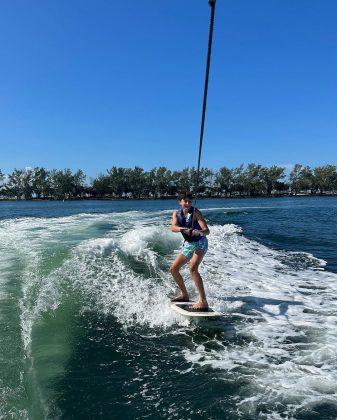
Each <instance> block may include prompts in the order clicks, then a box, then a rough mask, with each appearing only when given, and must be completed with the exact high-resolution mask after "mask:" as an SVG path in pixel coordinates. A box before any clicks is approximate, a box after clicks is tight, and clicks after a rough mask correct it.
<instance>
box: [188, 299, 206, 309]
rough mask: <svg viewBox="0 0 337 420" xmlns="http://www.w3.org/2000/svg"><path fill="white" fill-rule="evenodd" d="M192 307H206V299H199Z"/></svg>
mask: <svg viewBox="0 0 337 420" xmlns="http://www.w3.org/2000/svg"><path fill="white" fill-rule="evenodd" d="M192 308H193V309H208V303H207V300H199V301H198V302H196V303H195V304H194V305H192Z"/></svg>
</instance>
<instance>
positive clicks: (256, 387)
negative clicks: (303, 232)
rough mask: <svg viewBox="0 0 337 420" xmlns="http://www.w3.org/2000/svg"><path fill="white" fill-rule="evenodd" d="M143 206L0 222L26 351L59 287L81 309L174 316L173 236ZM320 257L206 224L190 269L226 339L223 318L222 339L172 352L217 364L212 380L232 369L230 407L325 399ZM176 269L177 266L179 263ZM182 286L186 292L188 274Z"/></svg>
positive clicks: (333, 369)
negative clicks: (17, 261)
mask: <svg viewBox="0 0 337 420" xmlns="http://www.w3.org/2000/svg"><path fill="white" fill-rule="evenodd" d="M153 217H154V215H153V214H152V219H151V218H149V215H148V214H145V215H144V214H142V213H140V212H134V213H133V214H132V217H130V214H129V213H128V214H113V215H78V216H72V217H68V218H61V219H27V220H26V219H20V220H19V221H8V222H6V226H5V227H6V235H5V236H4V238H3V242H2V246H3V247H4V248H6V249H11V250H12V251H13V250H14V251H15V252H17V253H18V254H20V255H21V257H22V260H23V261H25V267H26V268H25V270H24V272H23V275H22V299H21V302H20V305H21V309H22V316H21V327H22V338H23V342H24V346H25V349H26V352H27V355H30V346H31V340H32V329H33V327H34V325H35V323H36V321H37V320H38V319H39V317H40V316H41V315H42V314H43V313H44V312H46V311H49V310H56V309H57V307H58V306H59V305H60V303H61V302H62V299H63V293H64V290H65V289H67V288H69V287H71V288H72V289H73V290H74V291H76V292H78V293H80V294H82V295H83V297H84V300H83V302H84V303H83V310H85V309H86V308H89V309H90V310H93V309H94V310H99V311H102V312H103V313H106V314H111V315H113V316H115V317H116V319H117V320H118V322H120V324H121V325H123V326H126V327H127V326H130V325H142V326H147V327H150V328H153V327H161V328H167V327H172V326H174V325H175V324H176V323H177V322H178V323H179V324H180V325H182V324H186V321H184V320H182V318H179V316H176V315H175V314H173V313H172V311H171V310H170V305H169V299H168V297H167V296H168V295H169V294H172V291H173V289H174V287H173V282H172V279H171V277H170V275H169V274H168V266H169V262H170V260H171V258H173V255H174V251H175V250H177V249H178V248H179V246H180V237H179V235H175V234H172V233H171V232H170V231H169V228H168V226H167V225H166V224H164V223H163V221H162V219H160V216H156V217H155V220H156V223H155V225H153V224H151V223H150V222H151V220H153ZM112 218H113V220H114V221H115V222H118V223H119V224H120V227H119V228H118V229H116V230H112V231H111V232H110V233H109V234H108V237H106V236H105V237H103V238H97V233H96V239H92V237H95V233H94V234H93V233H92V232H91V230H90V229H91V227H92V226H94V225H95V224H96V223H101V222H106V221H110V219H112ZM62 243H64V249H65V251H67V252H68V256H67V258H66V259H64V260H63V261H62V262H61V264H60V266H59V267H57V268H54V269H53V270H51V271H49V272H45V271H43V270H42V269H40V267H41V266H42V265H43V264H42V260H43V259H45V256H44V252H45V249H46V248H48V247H50V248H51V249H53V244H54V245H57V246H58V247H59V246H60V244H62ZM299 260H300V264H299ZM294 262H296V264H293V263H294ZM323 265H324V262H322V261H320V260H317V259H315V258H313V257H312V256H311V255H309V254H305V253H296V254H294V253H287V252H281V251H274V250H271V249H269V248H267V247H265V246H263V245H261V244H259V243H257V242H255V241H252V240H249V239H247V238H246V237H245V236H244V235H243V234H242V232H241V229H240V228H239V227H238V226H235V225H225V226H211V235H210V236H209V252H208V253H207V255H206V257H205V259H204V261H203V263H202V265H201V266H200V272H201V274H202V276H203V278H204V283H205V288H206V292H207V295H208V300H209V303H210V305H211V306H212V307H213V308H214V309H216V310H219V311H222V312H224V313H225V314H226V318H225V322H224V324H225V325H226V323H227V324H228V325H231V326H232V330H234V336H235V337H236V339H233V333H232V335H231V336H230V337H227V336H226V334H227V330H226V329H225V330H224V333H223V339H221V338H214V339H213V341H214V342H215V343H216V344H217V349H216V350H215V349H214V348H213V347H212V348H208V344H209V343H208V342H207V341H205V343H203V344H199V345H198V346H195V347H194V348H193V346H192V348H191V349H186V350H184V356H185V357H186V359H187V360H188V361H190V362H191V364H192V365H193V366H194V368H198V366H205V365H206V366H208V368H209V369H215V370H217V371H220V372H223V379H224V381H229V382H230V381H239V380H240V379H242V381H243V383H245V385H244V386H242V389H241V392H240V395H237V399H236V404H237V407H238V414H239V413H243V415H245V414H248V415H252V416H255V415H257V414H258V413H259V408H260V407H261V406H263V405H265V404H266V405H268V406H269V407H272V406H273V405H274V406H276V405H277V404H283V405H284V407H285V408H284V409H283V414H285V415H287V416H290V417H291V416H294V415H296V413H297V412H298V411H299V410H305V409H309V408H310V407H312V406H313V405H315V404H317V403H323V402H324V401H326V402H329V403H332V404H337V397H336V391H335V385H334V384H335V383H336V381H337V362H336V360H337V351H336V348H337V339H336V321H337V317H336V314H337V303H336V300H335V291H336V286H335V285H336V280H337V276H336V275H335V274H333V273H329V272H326V271H324V270H322V268H323ZM294 267H296V268H294ZM182 273H183V275H184V277H186V278H188V277H189V276H188V269H187V268H185V269H184V270H183V271H182ZM187 287H188V289H189V291H190V292H191V294H192V295H193V290H194V287H193V284H192V282H191V280H190V279H188V280H187ZM269 416H270V417H269V418H272V416H274V418H276V417H277V413H276V412H272V411H271V412H270V413H269Z"/></svg>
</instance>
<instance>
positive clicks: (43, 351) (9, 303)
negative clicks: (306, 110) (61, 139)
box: [0, 197, 337, 420]
mask: <svg viewBox="0 0 337 420" xmlns="http://www.w3.org/2000/svg"><path fill="white" fill-rule="evenodd" d="M176 206H177V203H176V202H175V201H171V200H164V201H161V200H152V201H102V202H98V201H88V202H65V203H62V202H31V203H27V202H0V372H1V375H0V418H1V419H2V418H3V419H11V418H12V419H34V420H35V419H96V418H102V419H103V418H104V419H119V418H130V419H137V418H149V419H158V418H163V419H206V418H207V419H223V418H226V419H256V418H261V419H281V418H289V419H292V418H294V419H317V418H320V419H321V418H323V419H335V418H337V395H336V392H337V391H336V383H337V350H336V349H337V339H336V332H337V324H336V321H337V301H336V284H337V283H336V280H337V274H336V273H337V255H336V249H337V239H336V238H337V235H336V233H337V228H336V226H337V198H334V197H326V198H325V197H324V198H282V199H240V200H239V199H238V200H200V201H199V202H198V203H197V206H198V207H199V208H201V209H202V210H203V213H204V214H205V216H206V219H207V221H208V223H209V225H210V229H211V235H210V237H209V252H208V254H207V256H206V257H205V259H204V262H203V264H202V266H201V270H200V271H201V273H202V276H203V278H204V282H205V287H206V292H207V295H208V300H209V303H210V304H211V306H212V307H213V308H214V309H216V310H219V311H221V312H223V313H224V316H223V318H221V319H220V320H218V321H207V322H206V321H200V322H199V323H195V322H190V321H188V320H186V319H184V318H182V317H180V316H179V315H178V314H175V313H173V312H172V310H171V309H170V305H169V298H168V297H169V296H170V295H172V294H174V293H175V291H176V289H175V287H174V285H173V282H172V280H171V278H170V275H169V273H168V267H169V264H170V262H171V261H172V259H173V257H174V254H175V252H176V251H177V250H178V249H179V247H180V244H181V238H180V237H179V235H176V234H173V233H171V232H170V229H169V224H170V217H171V214H172V210H173V209H174V208H176ZM183 274H184V277H185V279H186V282H187V287H188V289H189V291H190V292H191V294H192V296H193V294H194V287H193V284H192V281H191V279H190V278H189V273H188V270H187V269H185V270H184V271H183Z"/></svg>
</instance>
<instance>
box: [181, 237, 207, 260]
mask: <svg viewBox="0 0 337 420" xmlns="http://www.w3.org/2000/svg"><path fill="white" fill-rule="evenodd" d="M199 250H200V251H202V252H203V253H204V254H206V252H207V250H208V240H207V238H205V236H203V237H202V238H201V239H200V240H199V241H196V242H187V241H185V242H184V244H183V246H182V247H181V254H182V255H183V256H184V257H186V258H187V259H188V260H189V259H190V258H192V255H193V254H194V253H195V251H199Z"/></svg>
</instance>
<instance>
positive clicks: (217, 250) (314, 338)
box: [185, 225, 337, 418]
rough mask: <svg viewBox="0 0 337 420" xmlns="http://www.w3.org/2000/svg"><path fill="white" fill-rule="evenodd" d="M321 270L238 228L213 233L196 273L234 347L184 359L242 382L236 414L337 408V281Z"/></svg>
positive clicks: (201, 350)
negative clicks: (230, 328) (327, 405)
mask: <svg viewBox="0 0 337 420" xmlns="http://www.w3.org/2000/svg"><path fill="white" fill-rule="evenodd" d="M300 258H302V264H301V265H300V266H301V267H302V268H301V269H299V268H298V267H299V264H298V260H299V259H300ZM293 259H294V260H295V266H296V270H295V269H294V268H293ZM323 265H324V262H323V261H321V260H318V259H315V258H314V257H312V256H311V255H309V254H305V253H286V252H279V251H274V250H271V249H269V248H267V247H265V246H263V245H261V244H259V243H257V242H254V241H251V240H249V239H247V238H245V237H244V236H243V235H240V229H239V228H238V227H236V226H233V225H227V226H213V227H212V235H211V236H210V251H209V254H208V255H207V257H206V258H205V263H204V264H203V266H202V267H201V272H202V275H203V278H204V280H205V284H206V289H207V292H208V295H209V301H210V303H211V305H212V306H213V307H214V308H215V309H217V310H220V311H224V312H226V313H227V320H228V322H229V323H233V326H234V329H235V334H236V336H237V337H239V338H240V343H239V344H235V343H232V344H231V343H230V342H229V343H226V344H224V343H218V344H219V347H218V348H217V350H212V349H211V350H210V349H208V346H207V343H206V344H205V345H204V346H198V347H196V348H195V349H194V350H186V351H185V357H186V358H187V360H189V361H191V362H192V363H193V364H195V365H200V366H205V365H207V366H209V367H210V368H213V369H217V370H223V371H224V379H225V380H227V381H231V380H233V381H239V380H242V381H245V382H246V385H245V386H244V387H243V389H242V396H241V397H238V403H237V405H238V410H239V411H238V412H242V413H243V414H245V415H247V414H249V415H253V416H254V415H257V414H258V413H259V410H260V409H261V407H263V406H264V405H267V406H269V407H275V410H276V411H277V405H278V404H283V405H285V406H287V408H286V409H285V410H283V412H284V413H285V414H286V415H289V416H292V415H295V414H296V413H297V412H298V411H299V410H308V409H310V408H311V407H313V406H315V405H316V404H318V403H320V404H323V403H324V402H328V403H330V404H334V405H335V404H336V405H337V394H336V387H335V384H336V383H337V336H336V325H337V324H336V321H337V301H336V299H335V291H336V281H337V275H336V274H333V273H329V272H325V271H322V266H323ZM234 319H235V320H236V321H233V320H234ZM238 320H241V321H238ZM243 343H245V344H243ZM220 344H221V345H220ZM271 413H272V409H271V411H270V415H271ZM274 414H275V413H274ZM275 415H276V414H275ZM268 418H269V417H268Z"/></svg>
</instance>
